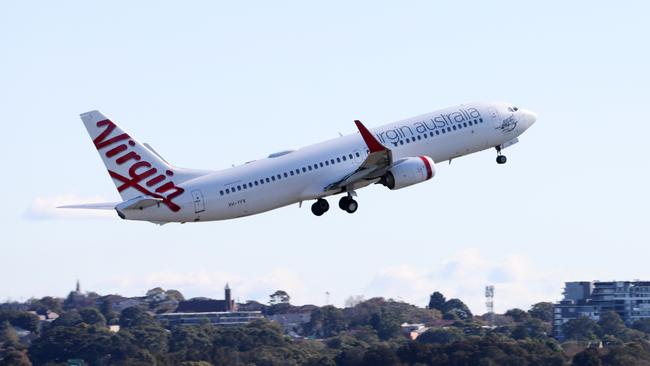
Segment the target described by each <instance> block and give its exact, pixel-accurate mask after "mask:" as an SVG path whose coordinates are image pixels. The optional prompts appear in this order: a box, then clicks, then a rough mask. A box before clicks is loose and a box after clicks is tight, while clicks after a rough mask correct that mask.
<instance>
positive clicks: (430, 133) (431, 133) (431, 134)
mask: <svg viewBox="0 0 650 366" xmlns="http://www.w3.org/2000/svg"><path fill="white" fill-rule="evenodd" d="M436 132H438V131H436ZM429 135H430V136H431V137H433V131H431V132H429Z"/></svg>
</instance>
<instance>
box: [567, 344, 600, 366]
mask: <svg viewBox="0 0 650 366" xmlns="http://www.w3.org/2000/svg"><path fill="white" fill-rule="evenodd" d="M602 364H603V363H602V361H600V356H598V350H595V349H593V348H587V349H586V350H584V351H582V352H580V353H578V354H576V355H575V356H573V361H571V366H601V365H602Z"/></svg>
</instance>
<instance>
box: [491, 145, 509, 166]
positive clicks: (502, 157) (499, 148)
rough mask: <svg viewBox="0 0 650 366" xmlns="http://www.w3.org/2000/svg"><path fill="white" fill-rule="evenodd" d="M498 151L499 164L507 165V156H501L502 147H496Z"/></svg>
mask: <svg viewBox="0 0 650 366" xmlns="http://www.w3.org/2000/svg"><path fill="white" fill-rule="evenodd" d="M494 148H495V149H496V150H497V164H505V163H506V161H508V158H506V156H505V155H501V145H499V146H495V147H494Z"/></svg>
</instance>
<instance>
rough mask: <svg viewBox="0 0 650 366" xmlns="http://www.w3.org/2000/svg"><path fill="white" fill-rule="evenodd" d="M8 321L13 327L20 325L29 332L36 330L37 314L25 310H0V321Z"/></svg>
mask: <svg viewBox="0 0 650 366" xmlns="http://www.w3.org/2000/svg"><path fill="white" fill-rule="evenodd" d="M4 321H8V322H9V323H11V325H13V326H14V327H21V328H23V329H25V330H28V331H30V332H37V331H38V321H39V320H38V316H36V315H34V314H32V313H28V312H26V311H17V310H3V311H0V322H4Z"/></svg>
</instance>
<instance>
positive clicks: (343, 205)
mask: <svg viewBox="0 0 650 366" xmlns="http://www.w3.org/2000/svg"><path fill="white" fill-rule="evenodd" d="M339 208H340V209H341V210H343V211H346V212H347V213H355V212H356V211H357V208H359V204H358V203H357V201H355V200H354V199H353V198H352V197H349V196H344V197H341V199H340V200H339Z"/></svg>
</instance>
